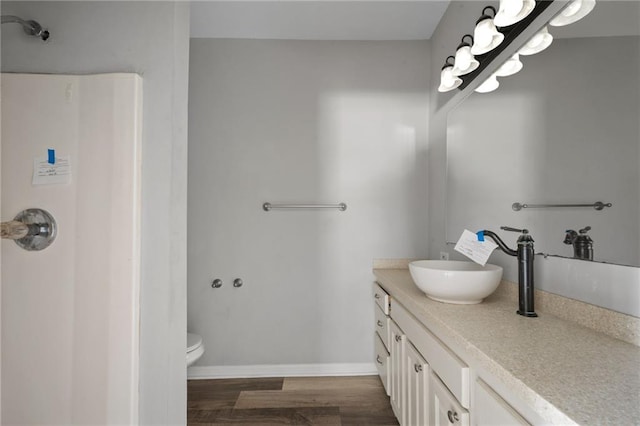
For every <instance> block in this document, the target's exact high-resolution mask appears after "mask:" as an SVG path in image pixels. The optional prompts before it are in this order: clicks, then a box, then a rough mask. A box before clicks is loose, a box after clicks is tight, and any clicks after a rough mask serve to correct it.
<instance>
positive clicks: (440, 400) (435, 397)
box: [422, 373, 469, 426]
mask: <svg viewBox="0 0 640 426" xmlns="http://www.w3.org/2000/svg"><path fill="white" fill-rule="evenodd" d="M429 389H430V391H429V404H430V406H431V410H430V413H429V414H430V417H429V423H428V424H431V425H437V426H450V425H456V426H468V425H469V412H468V411H467V410H465V409H464V408H463V407H462V405H460V403H459V402H458V400H457V399H456V398H455V397H454V396H453V395H452V394H451V392H449V390H448V389H447V387H446V386H445V385H444V383H442V381H441V380H440V379H439V378H438V376H436V375H435V374H434V373H431V375H430V377H429ZM422 424H427V423H422Z"/></svg>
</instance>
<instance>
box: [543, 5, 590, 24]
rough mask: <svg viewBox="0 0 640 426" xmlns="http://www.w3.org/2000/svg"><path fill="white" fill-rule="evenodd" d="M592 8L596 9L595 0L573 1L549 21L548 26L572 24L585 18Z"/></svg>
mask: <svg viewBox="0 0 640 426" xmlns="http://www.w3.org/2000/svg"><path fill="white" fill-rule="evenodd" d="M594 7H596V0H573V1H572V2H571V3H569V4H568V5H567V6H566V7H565V8H564V9H562V11H560V13H558V14H557V15H556V16H555V17H554V18H553V19H552V20H551V21H549V25H552V26H554V27H562V26H565V25H569V24H572V23H574V22H576V21H579V20H580V19H582V18H584V17H585V16H587V15H588V14H589V12H591V11H592V10H593V8H594Z"/></svg>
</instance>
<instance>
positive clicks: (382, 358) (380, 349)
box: [374, 333, 390, 395]
mask: <svg viewBox="0 0 640 426" xmlns="http://www.w3.org/2000/svg"><path fill="white" fill-rule="evenodd" d="M374 341H375V344H374V345H375V354H374V355H375V361H376V367H377V368H378V375H379V376H380V380H382V385H383V386H384V390H385V391H386V392H387V395H390V392H389V390H390V388H389V352H387V348H385V347H384V345H383V344H382V340H380V336H378V333H376V334H375V337H374Z"/></svg>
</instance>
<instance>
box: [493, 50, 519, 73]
mask: <svg viewBox="0 0 640 426" xmlns="http://www.w3.org/2000/svg"><path fill="white" fill-rule="evenodd" d="M521 69H522V62H520V55H518V54H517V53H514V54H513V56H511V57H510V58H509V59H507V60H506V62H505V63H504V64H502V65H501V66H500V68H498V70H497V71H496V72H495V74H496V76H498V77H508V76H510V75H514V74H515V73H517V72H518V71H520V70H521Z"/></svg>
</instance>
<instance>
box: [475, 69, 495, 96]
mask: <svg viewBox="0 0 640 426" xmlns="http://www.w3.org/2000/svg"><path fill="white" fill-rule="evenodd" d="M498 86H500V82H499V81H498V78H497V76H496V74H495V73H493V74H491V75H490V76H489V78H487V79H486V80H485V81H484V83H482V84H481V85H480V86H478V87H476V92H478V93H489V92H493V91H494V90H496V89H497V88H498Z"/></svg>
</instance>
